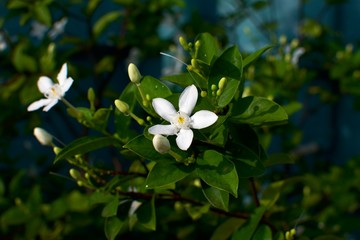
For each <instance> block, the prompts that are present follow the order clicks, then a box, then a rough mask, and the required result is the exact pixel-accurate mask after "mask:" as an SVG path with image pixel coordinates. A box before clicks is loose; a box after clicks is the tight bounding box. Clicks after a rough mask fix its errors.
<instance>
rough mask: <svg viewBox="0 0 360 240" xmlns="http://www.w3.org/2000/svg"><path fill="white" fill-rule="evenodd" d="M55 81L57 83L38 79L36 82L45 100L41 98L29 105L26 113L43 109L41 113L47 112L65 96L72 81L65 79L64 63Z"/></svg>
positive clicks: (41, 78) (65, 68)
mask: <svg viewBox="0 0 360 240" xmlns="http://www.w3.org/2000/svg"><path fill="white" fill-rule="evenodd" d="M57 80H58V82H59V83H54V82H53V81H52V80H51V79H50V78H48V77H46V76H42V77H40V78H39V80H38V82H37V85H38V88H39V91H40V92H41V93H43V94H44V96H45V97H46V98H42V99H40V100H38V101H35V102H33V103H32V104H30V105H29V107H28V108H27V110H28V111H35V110H37V109H39V108H41V107H44V108H43V111H45V112H47V111H49V110H50V109H51V108H52V107H53V106H54V105H55V104H56V103H57V102H58V101H59V100H61V99H62V98H63V97H64V96H65V93H66V92H67V91H68V90H69V88H70V87H71V85H72V83H73V81H74V80H73V79H72V78H71V77H67V65H66V63H64V64H63V65H62V67H61V70H60V72H59V74H58V75H57Z"/></svg>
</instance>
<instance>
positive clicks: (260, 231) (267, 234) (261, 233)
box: [253, 224, 272, 240]
mask: <svg viewBox="0 0 360 240" xmlns="http://www.w3.org/2000/svg"><path fill="white" fill-rule="evenodd" d="M253 239H261V240H272V232H271V228H270V227H269V226H267V225H264V224H261V225H260V226H259V227H258V228H257V229H256V232H255V233H254V237H253Z"/></svg>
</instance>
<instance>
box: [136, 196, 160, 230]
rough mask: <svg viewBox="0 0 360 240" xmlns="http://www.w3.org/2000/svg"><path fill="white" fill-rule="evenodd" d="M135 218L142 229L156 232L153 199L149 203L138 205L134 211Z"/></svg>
mask: <svg viewBox="0 0 360 240" xmlns="http://www.w3.org/2000/svg"><path fill="white" fill-rule="evenodd" d="M136 216H137V219H138V221H139V223H141V224H142V225H143V226H144V227H146V228H147V229H150V230H152V231H155V230H156V212H155V197H154V196H153V198H152V199H151V201H148V202H145V203H143V204H141V205H140V207H139V208H138V209H137V210H136Z"/></svg>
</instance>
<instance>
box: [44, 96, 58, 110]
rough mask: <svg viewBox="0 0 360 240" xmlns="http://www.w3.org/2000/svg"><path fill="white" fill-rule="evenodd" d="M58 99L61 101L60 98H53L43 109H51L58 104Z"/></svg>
mask: <svg viewBox="0 0 360 240" xmlns="http://www.w3.org/2000/svg"><path fill="white" fill-rule="evenodd" d="M58 101H59V100H58V99H51V102H50V103H49V104H48V105H46V106H45V107H44V108H43V111H45V112H47V111H49V110H50V108H52V107H53V106H54V105H55V104H57V102H58Z"/></svg>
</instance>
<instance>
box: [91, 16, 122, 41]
mask: <svg viewBox="0 0 360 240" xmlns="http://www.w3.org/2000/svg"><path fill="white" fill-rule="evenodd" d="M122 14H123V13H122V12H121V11H112V12H108V13H106V14H105V15H102V16H101V18H100V19H99V20H97V21H96V23H95V24H94V27H93V33H94V36H95V37H99V36H100V35H101V34H102V32H103V31H104V30H105V29H106V28H107V27H108V26H109V25H110V24H111V23H112V22H114V21H116V20H117V19H118V18H119V17H120V16H121V15H122Z"/></svg>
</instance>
